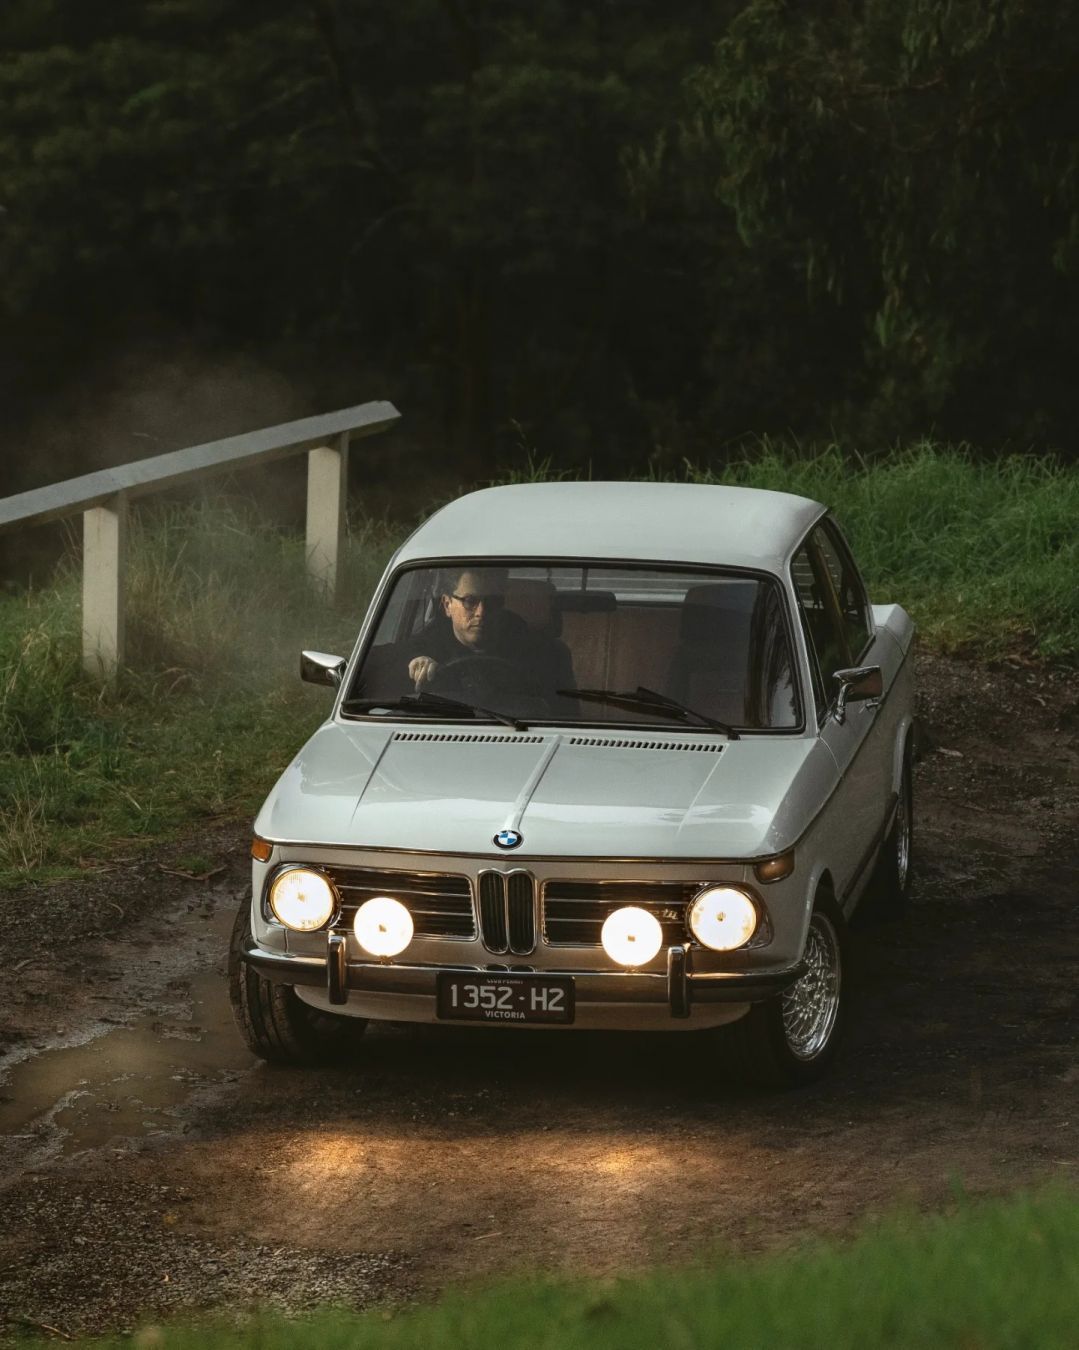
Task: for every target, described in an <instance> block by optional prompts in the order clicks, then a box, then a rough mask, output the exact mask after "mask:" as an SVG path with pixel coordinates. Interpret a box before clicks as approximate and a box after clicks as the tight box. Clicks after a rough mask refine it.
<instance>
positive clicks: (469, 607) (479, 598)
mask: <svg viewBox="0 0 1079 1350" xmlns="http://www.w3.org/2000/svg"><path fill="white" fill-rule="evenodd" d="M450 599H451V600H456V601H457V603H458V604H459V605H460V606H461V607H462V608H463V609H464V610H465V612H466V613H467V614H475V612H476V610H477V609H479V607H480V605H482V606H483V607H484V609H501V608H502V605H503V602H504V601H505V596H502V595H454V594H453V592H452V591H451V592H450Z"/></svg>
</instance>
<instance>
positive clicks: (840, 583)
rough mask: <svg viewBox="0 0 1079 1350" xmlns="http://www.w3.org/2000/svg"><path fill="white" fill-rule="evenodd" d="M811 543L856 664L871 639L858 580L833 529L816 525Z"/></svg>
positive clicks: (829, 526)
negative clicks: (836, 607) (823, 569)
mask: <svg viewBox="0 0 1079 1350" xmlns="http://www.w3.org/2000/svg"><path fill="white" fill-rule="evenodd" d="M812 539H813V542H814V543H815V544H816V546H817V548H818V549H819V550H820V556H821V560H822V561H823V563H824V566H825V569H826V570H827V573H828V580H829V583H830V584H831V587H832V591H833V594H834V595H835V598H836V603H837V604H838V606H839V613H840V616H841V619H842V623H843V631H844V636H845V638H846V645H847V651H848V653H849V657H850V660H851V661H857V660H858V658H859V657H860V656H861V654H862V652H863V651H864V650H865V648H866V644H867V643H868V642H869V638H870V635H871V629H870V625H869V605H868V603H867V601H866V595H865V587H864V586H863V585H862V578H861V577H860V576H859V574H858V569H857V567H855V565H854V561H853V559H852V558H851V556H850V552H849V550H848V549H847V546H846V544H845V543H844V541H843V539H842V537H841V536H840V534H839V532H838V530H836V529H835V528H834V527H833V526H831V525H830V524H829V525H818V527H817V528H816V529H815V530H814V531H813V535H812Z"/></svg>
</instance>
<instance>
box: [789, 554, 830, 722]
mask: <svg viewBox="0 0 1079 1350" xmlns="http://www.w3.org/2000/svg"><path fill="white" fill-rule="evenodd" d="M791 577H792V578H793V580H794V589H795V591H796V593H797V595H798V610H799V615H800V617H801V620H802V628H803V630H804V632H805V638H806V646H807V647H808V648H809V665H810V670H811V672H812V676H813V695H814V698H815V699H816V702H817V707H818V709H821V708H824V707H825V706H826V705H827V703H828V698H827V697H826V695H825V684H826V683H827V684H830V683H831V680H830V675H831V672H832V671H833V670H835V669H837V668H838V667H837V666H836V665H835V663H834V661H832V656H833V654H834V652H835V649H836V641H837V634H836V630H835V626H834V624H833V623H832V621H831V619H830V618H829V613H828V610H827V608H826V607H825V595H824V591H823V589H822V587H821V585H820V581H819V578H818V574H817V569H816V568H815V567H814V564H813V561H812V559H811V557H810V553H809V549H808V547H807V546H806V545H803V546H802V547H801V548H800V549H799V550H798V552H797V553H796V554H795V555H794V557H793V558H792V559H791ZM829 661H832V664H831V665H829V664H828V662H829ZM839 664H840V665H842V664H843V663H842V662H840V663H839Z"/></svg>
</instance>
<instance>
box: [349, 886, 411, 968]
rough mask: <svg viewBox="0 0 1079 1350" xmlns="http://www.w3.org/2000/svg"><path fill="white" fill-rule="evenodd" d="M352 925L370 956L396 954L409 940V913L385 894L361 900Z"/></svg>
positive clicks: (357, 938)
mask: <svg viewBox="0 0 1079 1350" xmlns="http://www.w3.org/2000/svg"><path fill="white" fill-rule="evenodd" d="M353 928H354V929H355V932H356V941H357V942H358V943H359V944H360V946H361V947H362V948H363V949H364V951H365V952H367V953H369V955H371V956H397V955H398V953H399V952H403V951H404V950H405V948H406V947H407V946H408V944H409V943H410V942H411V941H412V932H413V924H412V915H411V914H410V913H409V912H408V910H407V909H406V908H405V907H404V905H402V904H401V902H400V900H394V899H393V898H392V896H389V895H376V896H375V897H374V898H373V899H371V900H365V901H364V902H363V904H362V905H361V906H360V907H359V909H358V910H357V911H356V919H355V922H354V924H353Z"/></svg>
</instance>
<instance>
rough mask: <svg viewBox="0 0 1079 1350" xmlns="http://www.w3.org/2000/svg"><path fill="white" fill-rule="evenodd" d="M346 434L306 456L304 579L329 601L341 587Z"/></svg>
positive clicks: (347, 435)
mask: <svg viewBox="0 0 1079 1350" xmlns="http://www.w3.org/2000/svg"><path fill="white" fill-rule="evenodd" d="M348 444H349V434H348V432H344V433H343V434H342V435H340V436H338V437H337V438H336V444H335V445H332V446H331V445H320V446H317V447H316V448H315V449H314V450H309V451H308V452H307V575H308V576H309V577H310V578H311V581H312V582H313V583H314V585H315V586H316V587H317V589H318V590H320V591H322V593H323V594H324V595H325V596H326V597H327V599H329V600H335V599H336V598H337V595H338V590H339V587H340V583H341V553H342V545H343V543H344V538H345V508H346V506H347V499H348Z"/></svg>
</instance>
